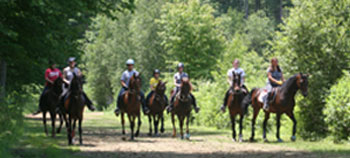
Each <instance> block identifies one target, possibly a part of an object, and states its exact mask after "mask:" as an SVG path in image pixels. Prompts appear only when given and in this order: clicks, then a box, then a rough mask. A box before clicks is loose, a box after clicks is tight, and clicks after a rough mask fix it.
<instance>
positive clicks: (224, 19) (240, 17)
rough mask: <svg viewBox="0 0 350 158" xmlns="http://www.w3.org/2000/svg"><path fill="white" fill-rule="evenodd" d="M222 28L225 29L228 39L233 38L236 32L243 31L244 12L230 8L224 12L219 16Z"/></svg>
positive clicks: (224, 32)
mask: <svg viewBox="0 0 350 158" xmlns="http://www.w3.org/2000/svg"><path fill="white" fill-rule="evenodd" d="M218 19H219V20H220V26H219V28H220V30H222V31H223V34H224V36H225V37H226V39H227V40H231V39H232V38H233V36H234V35H235V33H236V32H238V31H241V30H242V29H243V26H245V25H244V14H243V13H241V12H238V11H237V10H233V9H229V10H228V12H227V14H222V15H221V16H220V17H219V18H218Z"/></svg>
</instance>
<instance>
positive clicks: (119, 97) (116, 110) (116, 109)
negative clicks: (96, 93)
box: [114, 88, 126, 116]
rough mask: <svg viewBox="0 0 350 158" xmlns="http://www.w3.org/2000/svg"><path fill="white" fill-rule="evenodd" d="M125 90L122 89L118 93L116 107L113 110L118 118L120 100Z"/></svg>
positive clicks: (121, 102)
mask: <svg viewBox="0 0 350 158" xmlns="http://www.w3.org/2000/svg"><path fill="white" fill-rule="evenodd" d="M125 90H126V89H125V88H122V89H121V90H120V91H119V94H118V97H117V106H116V108H115V110H114V113H115V114H116V115H117V116H118V115H119V112H120V106H121V105H122V104H123V98H122V94H123V93H124V92H125Z"/></svg>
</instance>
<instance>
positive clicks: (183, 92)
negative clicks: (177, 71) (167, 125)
mask: <svg viewBox="0 0 350 158" xmlns="http://www.w3.org/2000/svg"><path fill="white" fill-rule="evenodd" d="M190 90H191V85H190V81H189V79H188V78H187V77H184V78H182V80H181V87H180V91H179V92H178V93H177V94H175V95H176V96H175V100H174V108H173V110H172V112H171V121H172V124H173V137H176V127H175V115H177V118H178V119H179V125H180V135H181V139H183V138H184V134H183V124H184V121H185V119H186V135H185V137H186V139H190V131H189V127H188V126H189V118H190V115H191V111H192V99H191V96H190Z"/></svg>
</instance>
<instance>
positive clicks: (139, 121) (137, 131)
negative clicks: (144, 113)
mask: <svg viewBox="0 0 350 158" xmlns="http://www.w3.org/2000/svg"><path fill="white" fill-rule="evenodd" d="M134 122H136V117H134ZM141 124H142V122H141V115H138V116H137V130H136V133H135V137H138V136H139V134H140V127H141Z"/></svg>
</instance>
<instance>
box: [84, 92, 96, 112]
mask: <svg viewBox="0 0 350 158" xmlns="http://www.w3.org/2000/svg"><path fill="white" fill-rule="evenodd" d="M83 98H84V101H85V104H86V105H87V107H88V108H89V110H90V111H95V109H96V108H95V106H94V105H93V104H92V101H91V100H90V99H89V98H88V97H87V95H86V94H85V92H83Z"/></svg>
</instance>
